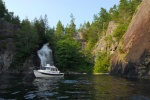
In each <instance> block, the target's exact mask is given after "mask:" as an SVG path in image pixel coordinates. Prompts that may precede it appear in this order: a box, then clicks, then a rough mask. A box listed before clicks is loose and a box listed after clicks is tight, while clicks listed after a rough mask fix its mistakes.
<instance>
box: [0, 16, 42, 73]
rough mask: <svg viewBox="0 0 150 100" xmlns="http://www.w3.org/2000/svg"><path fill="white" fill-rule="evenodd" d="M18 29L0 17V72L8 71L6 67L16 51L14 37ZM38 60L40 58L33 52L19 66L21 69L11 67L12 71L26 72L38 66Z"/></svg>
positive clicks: (8, 66)
mask: <svg viewBox="0 0 150 100" xmlns="http://www.w3.org/2000/svg"><path fill="white" fill-rule="evenodd" d="M18 29H19V27H18V26H17V25H14V24H11V23H9V22H7V21H5V20H4V19H1V18H0V72H6V71H8V72H9V70H8V69H9V68H10V67H11V63H12V61H13V59H14V54H15V52H16V50H15V49H16V46H15V42H16V41H15V40H14V37H15V33H16V32H17V30H18ZM39 62H40V60H39V58H38V56H37V54H36V52H35V53H34V54H31V56H30V57H28V58H27V59H26V60H25V61H24V63H23V66H19V68H21V69H19V68H18V69H17V70H15V69H13V71H18V70H19V71H23V72H26V73H28V72H30V71H31V69H33V68H35V66H39V65H40V63H39Z"/></svg>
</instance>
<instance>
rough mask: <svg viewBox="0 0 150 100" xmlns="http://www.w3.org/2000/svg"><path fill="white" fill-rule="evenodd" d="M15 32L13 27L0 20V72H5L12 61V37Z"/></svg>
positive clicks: (13, 49)
mask: <svg viewBox="0 0 150 100" xmlns="http://www.w3.org/2000/svg"><path fill="white" fill-rule="evenodd" d="M14 32H15V26H14V25H13V24H11V23H8V22H6V21H5V20H3V19H0V72H1V71H3V72H4V71H6V70H7V69H8V68H9V66H10V64H11V62H12V59H13V56H14V52H15V45H14V40H13V38H12V36H13V35H14Z"/></svg>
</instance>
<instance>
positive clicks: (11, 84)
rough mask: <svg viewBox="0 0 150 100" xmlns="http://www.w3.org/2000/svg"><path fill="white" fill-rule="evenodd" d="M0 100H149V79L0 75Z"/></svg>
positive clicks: (104, 76)
mask: <svg viewBox="0 0 150 100" xmlns="http://www.w3.org/2000/svg"><path fill="white" fill-rule="evenodd" d="M0 100H150V80H143V79H142V80H140V79H122V78H118V77H112V76H109V75H65V76H64V78H50V79H44V78H34V77H32V78H31V77H27V78H24V75H20V74H9V75H2V74H0Z"/></svg>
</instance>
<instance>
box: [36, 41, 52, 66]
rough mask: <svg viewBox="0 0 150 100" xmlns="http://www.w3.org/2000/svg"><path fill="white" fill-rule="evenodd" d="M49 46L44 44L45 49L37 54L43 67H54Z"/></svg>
mask: <svg viewBox="0 0 150 100" xmlns="http://www.w3.org/2000/svg"><path fill="white" fill-rule="evenodd" d="M48 45H49V44H48V43H46V44H44V45H43V47H42V48H41V49H40V50H38V51H37V54H38V56H39V58H40V60H41V67H44V66H46V64H50V65H53V55H52V50H51V49H50V48H49V46H48Z"/></svg>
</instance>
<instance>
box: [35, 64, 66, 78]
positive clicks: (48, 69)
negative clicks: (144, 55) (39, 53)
mask: <svg viewBox="0 0 150 100" xmlns="http://www.w3.org/2000/svg"><path fill="white" fill-rule="evenodd" d="M43 68H44V69H40V70H34V75H35V77H63V76H64V73H60V71H59V70H58V69H57V68H56V67H55V66H50V64H47V65H46V66H44V67H43Z"/></svg>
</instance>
